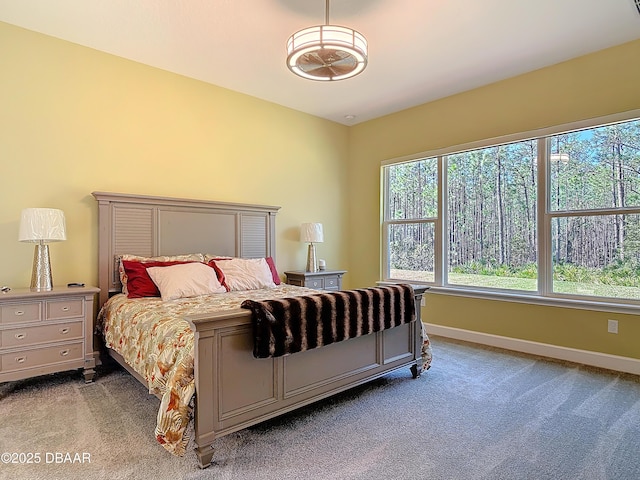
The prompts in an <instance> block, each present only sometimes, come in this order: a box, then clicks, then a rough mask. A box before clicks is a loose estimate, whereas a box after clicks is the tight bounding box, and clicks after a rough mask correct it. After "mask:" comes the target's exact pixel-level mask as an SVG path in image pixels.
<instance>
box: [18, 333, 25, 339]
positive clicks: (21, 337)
mask: <svg viewBox="0 0 640 480" xmlns="http://www.w3.org/2000/svg"><path fill="white" fill-rule="evenodd" d="M15 337H16V338H17V339H18V340H24V339H25V338H27V334H26V333H16V335H15Z"/></svg>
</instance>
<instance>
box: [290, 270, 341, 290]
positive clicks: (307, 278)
mask: <svg viewBox="0 0 640 480" xmlns="http://www.w3.org/2000/svg"><path fill="white" fill-rule="evenodd" d="M345 273H347V271H346V270H320V271H319V272H305V271H303V270H296V271H293V272H284V274H285V275H286V276H287V283H288V284H289V285H298V286H299V287H309V288H315V289H318V290H342V276H343V275H344V274H345Z"/></svg>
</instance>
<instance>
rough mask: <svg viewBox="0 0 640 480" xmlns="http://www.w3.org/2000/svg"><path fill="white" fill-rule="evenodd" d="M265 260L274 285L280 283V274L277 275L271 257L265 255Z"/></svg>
mask: <svg viewBox="0 0 640 480" xmlns="http://www.w3.org/2000/svg"><path fill="white" fill-rule="evenodd" d="M265 260H266V261H267V265H269V268H270V269H271V275H273V283H275V284H276V285H280V275H278V270H277V269H276V264H275V262H274V261H273V258H271V257H267V258H266V259H265Z"/></svg>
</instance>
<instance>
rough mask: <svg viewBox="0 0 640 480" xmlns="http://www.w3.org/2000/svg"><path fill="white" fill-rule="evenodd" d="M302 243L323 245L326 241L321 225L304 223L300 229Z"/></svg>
mask: <svg viewBox="0 0 640 480" xmlns="http://www.w3.org/2000/svg"><path fill="white" fill-rule="evenodd" d="M300 241H301V242H311V243H321V242H323V241H324V236H323V234H322V224H321V223H303V224H302V226H301V227H300Z"/></svg>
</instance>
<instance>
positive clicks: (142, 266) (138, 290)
mask: <svg viewBox="0 0 640 480" xmlns="http://www.w3.org/2000/svg"><path fill="white" fill-rule="evenodd" d="M181 263H193V262H180V261H174V262H134V261H131V260H122V267H123V268H124V271H125V273H126V274H127V298H143V297H159V296H160V290H158V287H156V284H155V283H153V280H151V277H150V276H149V274H148V273H147V268H148V267H169V266H171V265H178V264H181Z"/></svg>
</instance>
